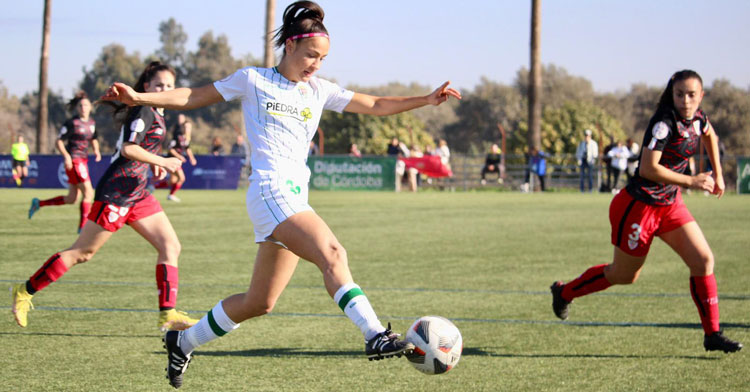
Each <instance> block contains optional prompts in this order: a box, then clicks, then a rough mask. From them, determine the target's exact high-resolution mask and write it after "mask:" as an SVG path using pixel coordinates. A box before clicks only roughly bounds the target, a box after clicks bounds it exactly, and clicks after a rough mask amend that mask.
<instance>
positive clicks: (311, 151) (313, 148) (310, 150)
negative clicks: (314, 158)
mask: <svg viewBox="0 0 750 392" xmlns="http://www.w3.org/2000/svg"><path fill="white" fill-rule="evenodd" d="M318 154H320V148H318V145H317V144H315V142H314V141H312V140H310V147H309V148H308V149H307V155H308V156H311V155H318Z"/></svg>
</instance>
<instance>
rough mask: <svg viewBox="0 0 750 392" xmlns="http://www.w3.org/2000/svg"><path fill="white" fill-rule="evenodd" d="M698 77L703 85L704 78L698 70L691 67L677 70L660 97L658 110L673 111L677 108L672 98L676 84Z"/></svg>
mask: <svg viewBox="0 0 750 392" xmlns="http://www.w3.org/2000/svg"><path fill="white" fill-rule="evenodd" d="M693 78H695V79H698V81H699V82H700V83H701V86H703V79H702V78H701V76H700V75H698V72H695V71H693V70H689V69H683V70H682V71H678V72H675V73H674V75H672V77H671V78H669V83H667V88H665V89H664V92H663V93H661V98H659V106H658V107H657V111H666V112H671V111H673V110H674V109H675V107H674V99H673V98H672V93H673V90H674V84H675V83H677V82H679V81H682V80H687V79H693Z"/></svg>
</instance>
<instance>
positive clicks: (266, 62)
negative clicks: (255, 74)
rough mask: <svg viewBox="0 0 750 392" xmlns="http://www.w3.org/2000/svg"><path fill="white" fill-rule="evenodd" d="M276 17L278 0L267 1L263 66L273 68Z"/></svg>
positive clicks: (274, 60)
mask: <svg viewBox="0 0 750 392" xmlns="http://www.w3.org/2000/svg"><path fill="white" fill-rule="evenodd" d="M275 16H276V0H266V46H265V52H264V53H263V66H264V67H266V68H271V67H273V66H274V63H275V62H276V59H275V58H274V55H273V30H274V28H273V20H274V18H275Z"/></svg>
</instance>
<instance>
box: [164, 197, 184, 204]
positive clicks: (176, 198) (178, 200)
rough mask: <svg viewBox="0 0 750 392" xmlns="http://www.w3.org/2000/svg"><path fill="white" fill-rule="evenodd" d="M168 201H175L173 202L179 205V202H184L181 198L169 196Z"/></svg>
mask: <svg viewBox="0 0 750 392" xmlns="http://www.w3.org/2000/svg"><path fill="white" fill-rule="evenodd" d="M167 200H169V201H173V202H175V203H179V202H181V201H182V200H180V198H179V197H177V196H175V195H167Z"/></svg>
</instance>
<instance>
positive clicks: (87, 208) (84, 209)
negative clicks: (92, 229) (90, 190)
mask: <svg viewBox="0 0 750 392" xmlns="http://www.w3.org/2000/svg"><path fill="white" fill-rule="evenodd" d="M91 204H92V203H89V202H87V201H82V202H81V205H80V210H81V219H80V220H79V221H78V228H79V229H82V228H83V225H85V224H86V218H88V216H89V213H90V212H91Z"/></svg>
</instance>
